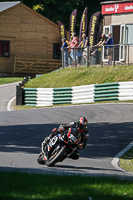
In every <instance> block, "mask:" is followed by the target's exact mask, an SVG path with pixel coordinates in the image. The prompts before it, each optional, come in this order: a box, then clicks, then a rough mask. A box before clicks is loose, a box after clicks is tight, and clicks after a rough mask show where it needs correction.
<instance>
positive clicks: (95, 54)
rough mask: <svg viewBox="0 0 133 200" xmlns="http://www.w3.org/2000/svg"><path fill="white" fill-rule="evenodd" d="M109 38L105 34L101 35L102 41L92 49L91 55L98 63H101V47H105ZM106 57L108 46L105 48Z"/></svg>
mask: <svg viewBox="0 0 133 200" xmlns="http://www.w3.org/2000/svg"><path fill="white" fill-rule="evenodd" d="M107 39H108V37H106V35H105V34H102V35H101V40H100V41H99V42H98V43H97V44H96V45H95V46H94V47H92V49H91V55H92V56H93V57H94V58H95V61H96V63H99V62H100V58H101V54H100V55H99V52H101V49H99V47H101V46H103V45H105V43H106V41H107ZM104 57H106V46H105V48H104Z"/></svg>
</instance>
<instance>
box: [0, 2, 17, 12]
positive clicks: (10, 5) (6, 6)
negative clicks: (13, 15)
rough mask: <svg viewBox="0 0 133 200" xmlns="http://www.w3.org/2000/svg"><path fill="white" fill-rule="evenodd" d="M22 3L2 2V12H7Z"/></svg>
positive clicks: (0, 5) (0, 8)
mask: <svg viewBox="0 0 133 200" xmlns="http://www.w3.org/2000/svg"><path fill="white" fill-rule="evenodd" d="M19 3H21V1H14V2H0V12H2V11H4V10H7V9H8V8H11V7H13V6H16V5H17V4H19Z"/></svg>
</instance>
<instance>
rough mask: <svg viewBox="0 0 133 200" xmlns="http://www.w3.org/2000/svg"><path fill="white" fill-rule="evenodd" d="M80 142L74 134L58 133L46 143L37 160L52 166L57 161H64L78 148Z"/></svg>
mask: <svg viewBox="0 0 133 200" xmlns="http://www.w3.org/2000/svg"><path fill="white" fill-rule="evenodd" d="M78 143H79V140H78V139H77V138H76V137H75V136H74V135H73V134H67V133H66V134H63V135H61V134H58V135H56V136H54V137H53V138H51V139H50V140H49V142H48V143H46V144H45V145H44V151H43V152H42V153H41V154H40V155H39V157H38V159H37V161H38V163H39V164H46V165H47V166H48V167H52V166H53V165H55V164H56V163H57V162H62V161H63V160H64V159H66V158H68V157H69V156H71V154H72V153H73V152H74V151H75V150H76V149H77V146H78Z"/></svg>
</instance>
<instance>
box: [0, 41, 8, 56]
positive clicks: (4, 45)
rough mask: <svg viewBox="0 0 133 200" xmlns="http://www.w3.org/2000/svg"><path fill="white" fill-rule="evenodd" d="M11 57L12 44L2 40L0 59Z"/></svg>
mask: <svg viewBox="0 0 133 200" xmlns="http://www.w3.org/2000/svg"><path fill="white" fill-rule="evenodd" d="M9 55H10V42H9V41H1V40H0V57H9Z"/></svg>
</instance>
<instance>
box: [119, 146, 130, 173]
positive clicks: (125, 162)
mask: <svg viewBox="0 0 133 200" xmlns="http://www.w3.org/2000/svg"><path fill="white" fill-rule="evenodd" d="M119 166H120V167H121V168H122V169H125V170H127V171H129V172H133V147H132V148H131V149H129V150H128V151H127V152H126V153H125V154H123V156H122V157H121V158H120V159H119Z"/></svg>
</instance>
